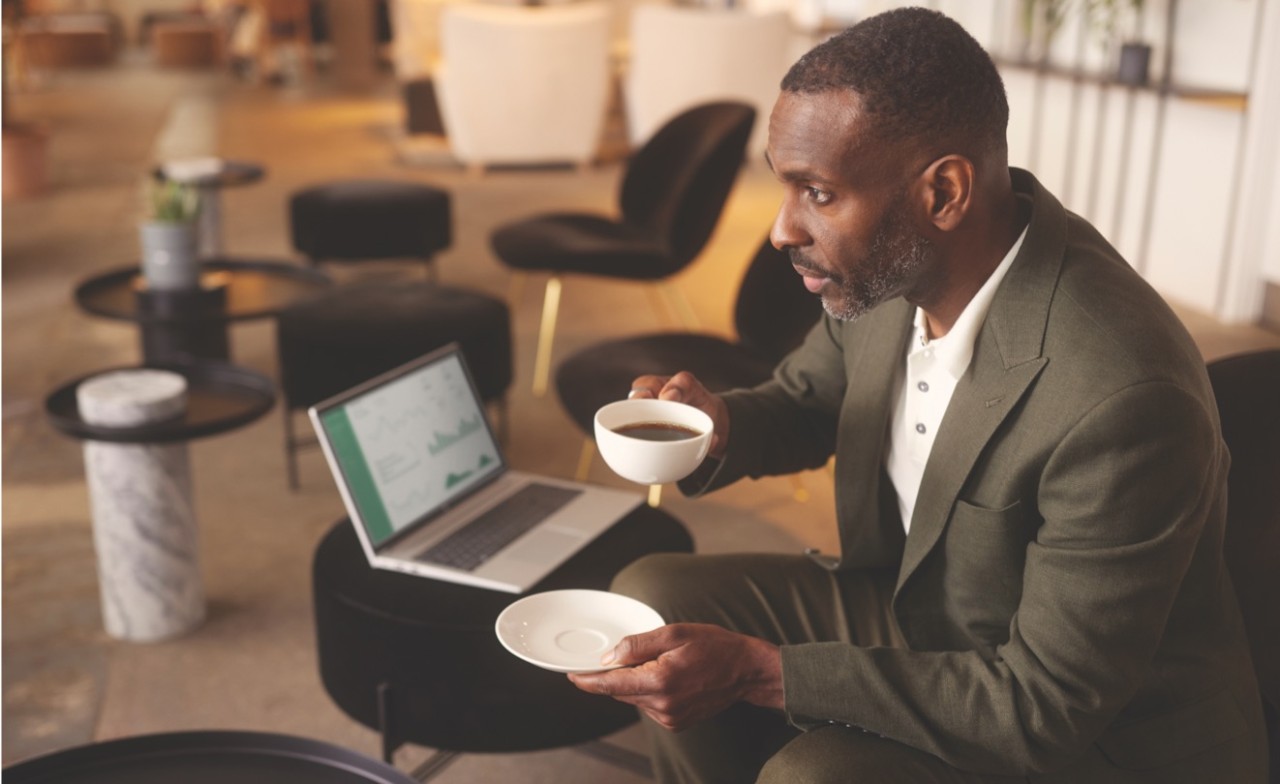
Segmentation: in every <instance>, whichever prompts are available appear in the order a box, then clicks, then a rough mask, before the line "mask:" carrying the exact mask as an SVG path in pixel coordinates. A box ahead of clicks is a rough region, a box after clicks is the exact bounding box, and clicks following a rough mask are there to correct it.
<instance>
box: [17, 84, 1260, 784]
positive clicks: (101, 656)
mask: <svg viewBox="0 0 1280 784" xmlns="http://www.w3.org/2000/svg"><path fill="white" fill-rule="evenodd" d="M11 109H12V110H13V111H15V112H16V114H17V115H18V117H19V118H21V119H26V120H35V121H39V122H42V123H44V124H45V125H46V126H47V127H48V128H49V129H50V131H51V132H52V135H51V140H52V141H51V159H50V165H51V180H52V187H51V189H50V191H49V192H48V193H47V194H46V195H44V196H41V197H38V198H33V199H28V200H23V201H13V202H7V203H6V204H5V205H4V213H3V229H4V233H3V242H4V247H3V327H4V332H3V335H4V337H3V415H4V420H3V422H4V424H3V567H4V569H3V576H4V580H3V684H4V715H3V719H4V721H3V726H4V730H3V761H4V763H6V764H8V763H11V762H14V761H17V760H20V759H24V758H27V757H29V756H31V755H34V754H39V753H42V752H46V751H49V750H53V749H57V748H63V747H66V746H71V745H77V744H81V743H86V742H89V741H92V740H95V739H108V738H116V737H121V736H128V735H136V734H142V733H150V732H160V731H169V730H179V729H207V728H224V729H250V730H263V731H272V732H282V733H288V734H294V735H301V736H305V737H312V738H318V739H322V740H328V741H331V742H335V743H338V744H341V745H343V746H346V747H349V748H352V749H355V750H358V751H363V752H365V753H369V754H375V753H376V751H377V748H378V746H377V741H376V738H375V736H374V734H373V733H372V732H371V731H369V730H367V729H365V728H363V727H360V726H359V725H357V724H355V723H354V722H352V721H351V720H350V719H348V718H347V717H346V716H345V715H343V714H342V713H341V712H340V711H339V710H338V709H337V708H336V707H335V706H334V705H333V704H332V703H331V701H329V699H328V698H327V696H326V695H325V694H324V692H323V690H322V688H321V686H320V682H319V677H318V674H317V671H316V662H315V654H314V643H313V629H312V620H311V600H310V591H309V564H310V557H311V554H312V552H313V550H314V547H315V544H316V542H317V541H318V539H319V538H320V536H321V535H322V534H323V533H324V531H325V530H327V529H328V527H329V526H330V525H332V524H333V522H334V521H335V520H336V519H337V518H338V517H340V516H341V513H342V512H341V503H340V500H339V498H338V496H337V493H336V492H335V490H334V488H333V485H332V482H331V481H330V478H329V476H328V472H327V469H326V467H325V465H324V461H323V458H322V457H321V455H320V454H319V453H318V452H317V451H314V450H313V451H310V452H307V453H304V454H303V456H302V459H301V470H302V480H303V487H302V489H301V490H300V491H299V492H297V493H290V492H289V491H288V490H287V489H286V486H285V479H284V461H283V454H282V451H281V448H280V442H281V419H280V414H279V412H278V411H276V412H273V413H272V415H270V416H269V417H267V418H265V419H263V420H260V421H258V422H256V423H254V424H252V425H250V426H248V427H245V428H242V429H240V430H237V431H234V432H232V433H229V434H225V435H221V436H216V437H212V438H208V439H204V440H200V441H197V442H195V443H193V444H192V445H191V447H190V451H191V457H192V471H193V477H194V481H195V485H196V503H197V514H198V517H199V520H200V526H201V537H202V539H201V548H202V551H201V562H202V568H203V576H204V581H205V590H206V593H207V596H208V600H209V617H208V620H207V621H206V623H205V624H204V625H203V626H202V627H201V628H200V629H198V630H197V631H195V632H194V633H192V634H189V635H187V636H185V637H182V638H180V639H175V640H171V641H167V642H162V643H154V644H147V645H138V644H131V643H123V642H119V641H115V640H112V639H110V638H108V637H107V636H106V635H105V634H104V633H103V631H102V629H101V623H100V619H99V610H98V604H97V578H96V574H95V570H94V566H95V561H94V553H93V547H92V539H91V529H90V521H89V512H88V498H87V494H86V489H85V483H84V478H83V464H82V460H81V453H80V449H81V447H80V444H79V443H77V442H75V441H72V440H70V439H68V438H65V437H63V436H61V435H59V434H58V433H56V432H55V431H54V430H53V429H52V428H51V427H50V426H49V425H48V424H47V422H46V421H45V419H44V416H43V413H42V409H41V406H42V401H43V398H44V395H45V394H46V393H47V392H48V391H50V390H51V389H52V388H54V387H55V386H57V385H58V384H59V383H61V382H63V381H65V380H68V379H70V378H72V377H75V376H78V375H81V374H85V373H88V372H91V371H94V370H98V369H101V368H105V367H110V366H119V365H129V364H132V363H136V362H137V361H138V359H139V354H138V346H137V336H136V332H135V330H134V329H133V327H131V326H130V325H127V324H122V323H118V322H110V321H105V320H102V319H97V318H94V317H90V316H88V315H86V314H84V313H82V312H80V311H78V310H77V309H76V307H75V306H74V304H73V303H72V301H71V296H70V292H71V288H72V286H73V284H74V282H75V281H76V280H78V279H79V278H82V277H84V276H87V275H90V274H92V273H95V272H98V271H101V270H103V269H107V268H112V267H119V266H126V265H130V264H134V263H136V259H137V255H138V249H137V238H136V237H137V234H136V222H137V220H138V218H139V215H140V211H141V203H142V202H141V194H142V184H143V182H144V179H145V175H146V172H147V171H148V169H149V168H150V166H151V165H152V164H153V163H155V162H157V161H160V160H164V159H166V158H172V157H179V156H186V155H205V154H219V155H222V156H225V157H230V158H244V159H249V160H256V161H260V162H262V163H264V164H265V165H266V166H267V168H268V176H267V178H266V179H265V180H264V181H263V182H261V183H259V184H256V185H253V186H250V187H245V188H239V189H235V190H231V191H228V192H227V193H226V198H225V201H224V209H225V212H224V216H225V225H226V228H227V245H228V251H229V252H230V253H231V254H234V255H237V256H242V257H256V258H277V259H289V258H293V255H292V254H291V251H290V248H289V244H288V236H287V226H286V223H285V204H286V199H287V197H288V194H289V193H290V192H292V191H293V190H295V189H297V188H299V187H302V186H304V185H307V184H311V183H315V182H320V181H325V180H329V179H334V178H342V177H387V178H393V179H404V180H412V181H421V182H428V183H431V184H434V185H437V186H440V187H444V188H447V189H449V190H450V191H451V193H452V194H453V207H454V215H455V233H456V237H455V243H454V246H453V248H452V249H450V250H449V251H448V252H447V253H445V254H443V255H442V256H441V257H440V270H441V274H442V278H443V280H444V281H446V282H448V283H451V284H456V285H466V286H471V287H474V288H476V289H479V290H483V291H486V292H489V293H491V294H494V295H497V296H505V295H506V294H507V292H508V282H509V281H508V276H507V273H506V272H505V270H504V268H502V267H501V266H500V265H499V264H498V263H497V262H496V260H494V258H493V257H492V256H491V254H490V253H489V251H488V248H487V236H488V234H489V231H490V230H491V229H492V227H494V226H495V225H497V224H499V223H502V222H503V221H506V220H509V219H511V218H514V217H517V216H522V215H525V214H528V213H530V212H533V211H538V210H543V209H549V208H553V207H554V208H561V207H563V208H596V209H603V210H608V209H611V208H612V206H613V204H614V198H615V188H616V184H617V180H618V177H619V174H620V168H619V166H618V165H617V164H616V163H612V164H605V165H602V166H600V167H598V168H595V169H592V170H589V171H573V170H568V169H540V170H504V171H497V172H491V173H489V174H487V175H484V176H481V177H477V176H474V175H471V174H468V173H467V172H465V171H464V170H463V169H462V168H460V167H458V166H456V165H453V164H452V163H451V161H450V159H449V158H448V155H447V152H445V151H444V150H443V149H441V148H440V147H439V145H431V144H422V143H418V142H415V143H412V144H409V143H406V142H405V141H404V140H403V139H402V138H401V135H400V133H399V131H398V128H399V125H400V123H401V110H400V108H399V104H398V100H397V92H396V90H395V88H394V85H392V84H390V83H387V84H383V85H382V86H381V87H380V88H379V89H378V90H377V91H376V92H375V93H374V94H372V95H347V94H343V93H340V92H336V91H334V90H331V89H329V88H328V87H327V86H326V84H325V82H324V80H323V78H321V79H319V80H318V81H316V82H314V83H312V84H311V85H305V86H297V85H292V86H284V87H267V86H252V85H247V84H243V83H237V82H234V81H232V80H230V79H228V78H225V77H222V76H218V75H200V74H174V73H160V72H156V71H154V70H152V69H151V68H149V67H148V66H146V65H145V64H141V63H125V64H122V65H119V66H116V67H113V68H111V69H107V70H102V71H93V72H82V73H62V74H50V75H45V76H44V77H43V78H41V79H39V80H37V81H36V82H35V83H33V84H32V85H29V86H28V87H26V88H24V89H22V90H20V91H18V92H16V93H15V94H14V95H13V98H12V104H11ZM777 196H778V192H777V190H776V186H775V185H774V184H773V181H772V178H771V176H770V175H769V174H768V172H767V171H766V170H765V169H764V167H763V166H762V165H760V164H759V163H755V162H753V163H751V164H750V165H748V166H747V167H746V168H745V169H744V172H743V175H742V177H741V179H740V181H739V186H738V188H737V189H736V191H735V193H734V195H733V196H732V198H731V201H730V203H729V205H728V207H727V210H726V212H725V215H724V218H723V220H722V222H721V225H720V227H719V229H718V230H717V232H716V234H715V235H714V237H713V238H712V241H711V243H710V245H709V247H708V248H707V251H706V253H705V254H704V256H703V257H702V258H701V259H699V260H698V261H697V262H696V264H694V265H693V266H692V267H690V268H689V269H688V270H687V271H686V272H684V273H682V274H681V275H679V276H678V278H677V282H678V284H679V286H680V288H681V289H682V291H683V292H684V293H685V295H686V296H687V297H688V298H689V299H690V301H691V302H692V305H693V308H694V310H695V312H696V313H697V315H698V317H699V318H700V319H701V321H702V326H703V327H704V328H705V329H707V330H709V331H713V332H718V333H722V334H729V333H730V332H731V312H732V311H731V309H732V302H733V297H734V294H735V292H736V288H737V282H738V279H739V276H740V275H741V272H742V270H743V269H744V268H745V265H746V263H747V261H748V260H749V258H750V256H751V252H752V250H753V249H754V247H755V246H756V244H757V243H758V242H759V241H760V239H761V238H762V237H763V235H764V233H765V231H766V230H767V227H768V224H769V221H770V219H771V215H772V210H773V209H774V206H775V204H776V199H777ZM342 274H349V273H346V272H343V273H342ZM366 274H385V275H394V274H400V271H399V270H397V269H395V268H390V267H387V268H383V267H378V268H375V269H374V270H373V271H372V272H371V273H366ZM535 282H536V281H535ZM540 290H541V289H540V286H537V285H531V286H529V287H527V288H526V289H525V291H524V294H523V296H522V298H521V302H519V303H518V308H517V310H516V311H515V314H514V315H515V329H516V349H517V365H516V375H517V381H516V385H515V388H514V389H513V390H512V394H511V400H510V406H511V412H512V425H513V426H512V438H511V445H510V450H509V452H510V457H511V460H512V462H513V464H514V465H515V466H516V467H521V468H529V469H532V470H537V471H542V472H548V473H553V474H557V475H562V476H569V475H572V473H573V471H574V468H575V465H576V461H577V457H578V453H579V447H580V444H581V439H580V436H579V434H578V433H577V431H576V430H575V428H574V426H573V425H572V424H571V423H570V421H569V419H568V418H567V417H566V416H565V415H564V414H563V412H562V411H561V410H560V408H559V406H558V404H557V402H556V401H555V399H554V395H552V396H550V397H547V398H544V399H535V398H533V397H532V396H531V394H530V393H529V382H530V376H531V366H532V355H533V345H534V344H533V336H534V334H535V330H536V326H537V315H538V309H539V304H540ZM1185 318H1186V321H1187V323H1188V324H1189V325H1190V326H1191V328H1192V330H1193V332H1194V333H1195V334H1196V335H1197V338H1198V340H1200V342H1201V346H1202V349H1203V351H1204V354H1205V356H1206V357H1209V358H1211V357H1214V356H1220V355H1223V354H1227V353H1233V352H1235V351H1239V350H1245V349H1248V348H1254V347H1261V346H1277V345H1280V335H1277V334H1274V333H1270V332H1266V331H1264V330H1260V329H1253V328H1239V327H1225V326H1223V325H1220V324H1217V323H1216V322H1214V321H1213V320H1212V319H1209V318H1206V317H1204V316H1202V315H1199V314H1195V313H1192V312H1189V311H1188V312H1185ZM670 326H672V325H671V324H670V323H669V322H668V321H666V320H665V319H664V318H663V317H661V316H660V315H658V314H656V313H655V311H654V309H653V307H652V306H651V300H650V298H649V296H648V294H647V293H646V292H645V290H644V289H642V288H640V287H636V286H623V285H616V284H608V283H602V282H595V281H588V280H577V279H575V280H571V281H570V282H569V283H568V284H567V285H566V290H565V298H564V302H563V308H562V312H561V322H560V330H559V337H558V343H557V354H558V355H560V356H563V355H564V354H565V353H567V352H569V351H572V350H573V349H574V348H576V347H581V346H585V345H587V344H589V343H592V342H594V341H596V340H599V339H601V338H604V337H608V336H612V335H623V334H631V333H635V332H638V331H642V330H653V329H661V328H668V327H670ZM232 345H233V352H234V358H235V360H236V361H237V362H238V363H240V364H242V365H245V366H247V367H249V368H252V369H254V370H257V371H259V372H262V373H265V374H267V375H274V374H275V372H276V371H275V354H274V332H273V327H272V325H271V324H270V323H269V322H250V323H245V324H241V325H237V326H235V327H233V332H232ZM591 479H592V480H593V481H597V482H600V483H604V484H611V485H616V486H625V483H623V482H622V481H621V480H619V479H617V478H616V477H614V476H612V474H610V473H609V471H608V469H607V468H605V467H604V466H603V465H602V464H600V463H599V461H597V464H596V465H595V466H594V467H593V469H592V474H591ZM802 479H803V483H804V487H805V488H806V489H807V490H808V492H809V495H810V498H809V500H808V501H807V502H800V501H797V500H796V499H795V498H794V497H793V492H792V490H793V488H792V484H791V482H790V481H789V480H787V479H783V478H779V479H769V480H763V481H759V482H745V483H741V484H740V485H738V486H735V487H733V488H729V489H727V490H724V491H722V492H720V493H718V494H716V495H715V496H713V497H712V498H709V499H705V500H701V501H697V502H691V501H687V500H684V499H680V498H675V497H673V496H674V493H668V495H667V500H666V501H665V503H667V505H668V507H669V509H670V510H671V511H672V512H673V513H675V514H676V515H678V516H679V517H681V518H682V519H684V520H685V521H686V522H687V523H688V524H689V526H690V528H691V530H693V532H694V534H695V537H696V539H697V541H698V546H699V548H700V549H702V550H705V551H724V550H742V549H770V550H777V549H784V550H795V549H798V548H800V547H803V546H813V547H819V548H823V549H826V550H828V551H830V550H833V549H834V548H835V533H834V520H833V515H832V493H831V487H830V482H829V480H828V479H827V478H826V476H825V474H823V473H820V472H819V473H813V474H807V475H804V476H803V477H802ZM549 708H550V706H549ZM615 740H617V741H618V742H620V743H622V744H624V745H628V746H631V747H633V748H639V747H641V746H642V743H643V739H642V737H641V736H640V733H639V732H638V731H636V730H634V729H633V730H627V731H625V732H623V733H620V734H619V736H618V737H617V738H615ZM422 755H423V752H422V751H421V750H414V749H411V750H408V751H405V752H402V756H401V758H400V759H399V762H400V763H401V766H402V767H408V766H409V765H411V764H413V763H414V761H415V760H416V759H418V758H420V757H421V756H422ZM439 780H440V781H442V782H449V781H458V782H462V781H528V782H553V781H554V782H576V781H580V782H594V781H601V780H609V781H630V780H633V777H629V776H628V775H626V774H621V773H617V772H615V771H614V770H612V769H610V768H607V767H604V766H602V764H601V763H599V762H596V761H594V760H590V759H587V758H585V757H582V756H579V755H576V754H574V753H572V752H571V751H567V750H561V751H553V752H543V753H537V754H520V755H472V756H468V757H466V758H464V759H463V760H461V761H460V762H458V763H456V764H455V765H454V766H453V767H451V768H449V769H448V770H447V771H446V772H445V773H444V775H443V776H442V777H441V778H440V779H439Z"/></svg>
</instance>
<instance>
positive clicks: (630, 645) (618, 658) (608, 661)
mask: <svg viewBox="0 0 1280 784" xmlns="http://www.w3.org/2000/svg"><path fill="white" fill-rule="evenodd" d="M671 632H672V629H671V627H669V626H662V627H660V628H657V629H654V630H653V631H651V632H642V633H640V634H631V635H627V636H626V637H623V638H622V639H621V640H620V641H619V642H618V644H617V645H615V646H614V648H613V650H612V651H609V652H608V653H606V654H605V655H604V658H603V659H601V660H600V663H601V664H605V665H614V664H621V665H622V666H624V667H631V666H634V665H636V664H644V663H645V662H647V661H653V660H654V659H656V658H658V657H659V656H661V655H662V654H663V653H665V652H666V651H669V650H671V647H672V644H673V640H672V639H671Z"/></svg>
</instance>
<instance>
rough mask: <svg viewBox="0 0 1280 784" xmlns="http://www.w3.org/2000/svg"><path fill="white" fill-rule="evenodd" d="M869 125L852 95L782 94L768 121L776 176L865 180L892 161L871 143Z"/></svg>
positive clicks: (848, 92)
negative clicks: (887, 159)
mask: <svg viewBox="0 0 1280 784" xmlns="http://www.w3.org/2000/svg"><path fill="white" fill-rule="evenodd" d="M869 123H870V121H869V119H868V117H867V115H866V113H865V112H864V111H863V109H862V101H861V99H860V98H859V96H858V94H857V93H855V92H853V91H852V90H826V91H823V92H818V93H794V92H789V91H785V90H784V91H783V92H782V94H781V95H780V96H779V97H778V100H777V102H775V103H774V106H773V112H772V114H771V115H770V117H769V144H768V156H769V162H770V165H771V166H772V167H773V169H774V172H775V173H777V174H778V176H780V177H783V178H784V179H785V178H788V177H798V176H804V177H812V178H815V179H821V180H825V181H831V182H836V181H843V180H849V179H855V180H863V179H864V178H866V177H868V176H871V175H873V174H874V173H876V172H877V170H881V169H884V166H883V163H884V161H883V159H884V158H885V157H893V156H892V155H891V154H890V151H889V150H888V149H887V148H884V147H883V146H880V147H881V148H880V149H876V147H877V146H878V145H874V144H872V142H871V134H870V133H869Z"/></svg>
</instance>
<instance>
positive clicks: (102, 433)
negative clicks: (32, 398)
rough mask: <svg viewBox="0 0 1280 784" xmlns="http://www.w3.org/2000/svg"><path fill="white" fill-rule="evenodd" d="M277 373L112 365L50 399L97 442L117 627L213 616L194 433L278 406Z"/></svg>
mask: <svg viewBox="0 0 1280 784" xmlns="http://www.w3.org/2000/svg"><path fill="white" fill-rule="evenodd" d="M274 403H275V388H274V386H273V385H272V383H271V381H270V380H269V379H267V378H266V377H264V376H262V375H260V374H258V373H254V372H252V371H249V370H246V369H244V368H239V367H236V366H234V365H229V364H226V363H218V362H198V363H169V364H165V365H160V366H153V367H132V368H112V369H108V370H103V371H99V372H97V373H93V374H91V375H88V376H85V377H82V378H79V379H75V380H73V381H70V382H67V383H66V384H63V385H62V386H60V387H58V388H57V389H55V390H54V391H53V392H51V393H50V394H49V395H48V397H46V398H45V413H46V414H47V416H48V418H49V421H50V423H51V424H52V425H53V426H54V427H55V428H57V429H58V430H59V431H61V432H63V433H65V434H66V435H69V436H72V437H75V438H79V439H83V440H84V441H85V450H84V451H85V470H86V474H87V479H88V485H89V498H90V505H91V511H92V515H93V528H94V544H95V546H96V549H97V555H98V574H99V584H100V590H101V596H102V615H103V622H104V625H105V626H106V630H107V632H108V633H109V634H111V635H112V636H114V637H117V638H120V639H125V640H133V641H139V642H141V641H149V640H160V639H164V638H167V637H173V636H177V635H180V634H183V633H185V632H188V631H190V630H192V629H194V628H195V627H196V626H198V625H199V624H200V622H201V621H202V620H203V618H204V612H205V601H204V591H203V588H202V585H201V581H200V569H199V560H198V557H197V530H196V516H195V512H194V508H193V506H192V492H191V487H192V480H191V473H190V468H189V464H188V459H187V442H188V441H190V440H191V439H194V438H198V437H201V436H208V435H214V434H216V433H223V432H226V431H228V430H231V429H232V428H236V427H240V426H242V425H245V424H248V423H250V422H252V421H254V420H256V419H258V418H260V417H262V416H263V415H264V414H266V413H267V412H268V411H270V410H271V407H272V405H274Z"/></svg>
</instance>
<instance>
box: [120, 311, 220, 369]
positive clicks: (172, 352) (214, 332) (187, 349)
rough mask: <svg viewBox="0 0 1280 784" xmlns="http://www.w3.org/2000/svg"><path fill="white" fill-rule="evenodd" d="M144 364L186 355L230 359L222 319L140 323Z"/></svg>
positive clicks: (190, 357)
mask: <svg viewBox="0 0 1280 784" xmlns="http://www.w3.org/2000/svg"><path fill="white" fill-rule="evenodd" d="M139 335H140V337H141V339H142V357H143V360H144V362H145V364H155V363H163V362H166V361H174V360H187V359H216V360H220V361H223V362H229V361H230V360H231V341H230V336H229V335H228V333H227V325H226V323H225V322H214V321H209V322H205V323H197V324H175V323H164V322H161V323H155V324H143V325H142V327H141V329H140V330H139Z"/></svg>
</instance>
